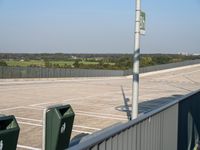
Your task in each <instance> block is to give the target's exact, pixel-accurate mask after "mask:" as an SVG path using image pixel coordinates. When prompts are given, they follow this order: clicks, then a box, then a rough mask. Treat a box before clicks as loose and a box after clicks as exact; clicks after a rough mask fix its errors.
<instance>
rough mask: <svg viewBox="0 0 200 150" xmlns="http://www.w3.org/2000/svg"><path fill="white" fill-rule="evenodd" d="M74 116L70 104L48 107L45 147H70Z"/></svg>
mask: <svg viewBox="0 0 200 150" xmlns="http://www.w3.org/2000/svg"><path fill="white" fill-rule="evenodd" d="M74 116H75V114H74V111H73V109H72V107H71V106H70V105H61V106H52V107H49V108H47V109H46V112H45V124H44V128H45V129H44V131H45V133H44V135H45V137H44V140H45V143H44V144H45V145H43V146H44V147H43V149H45V150H64V149H66V148H68V146H69V142H70V137H71V133H72V127H73V122H74Z"/></svg>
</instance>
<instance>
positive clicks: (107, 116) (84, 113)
mask: <svg viewBox="0 0 200 150" xmlns="http://www.w3.org/2000/svg"><path fill="white" fill-rule="evenodd" d="M37 107H39V108H44V107H40V106H37ZM27 109H31V107H28V108H27ZM75 114H77V115H82V116H89V117H96V118H104V119H113V120H121V121H122V120H127V118H126V117H123V116H122V115H114V114H106V113H105V114H103V113H95V112H87V111H76V112H75Z"/></svg>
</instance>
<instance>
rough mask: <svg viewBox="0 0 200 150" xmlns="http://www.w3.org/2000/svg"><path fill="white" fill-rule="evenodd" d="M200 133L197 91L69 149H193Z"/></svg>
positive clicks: (103, 131)
mask: <svg viewBox="0 0 200 150" xmlns="http://www.w3.org/2000/svg"><path fill="white" fill-rule="evenodd" d="M199 135H200V91H197V92H195V93H191V94H189V95H187V96H185V97H183V98H181V99H178V100H175V101H173V102H170V103H169V104H167V105H165V106H163V107H161V108H159V109H157V110H154V111H151V112H149V113H146V114H144V115H142V116H140V117H138V118H137V119H135V120H133V121H129V122H127V123H124V124H121V125H118V126H116V127H113V128H109V129H107V130H106V129H105V130H102V131H99V133H94V134H93V135H89V136H88V137H86V138H85V140H83V141H81V142H80V143H79V144H78V145H76V146H73V147H71V148H69V150H85V149H87V150H177V149H178V150H193V149H194V147H195V145H196V144H197V143H198V142H199V140H200V138H199Z"/></svg>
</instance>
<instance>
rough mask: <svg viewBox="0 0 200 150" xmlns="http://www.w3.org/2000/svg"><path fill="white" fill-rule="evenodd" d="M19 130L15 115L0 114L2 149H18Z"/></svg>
mask: <svg viewBox="0 0 200 150" xmlns="http://www.w3.org/2000/svg"><path fill="white" fill-rule="evenodd" d="M19 131H20V128H19V126H18V123H17V121H16V119H15V117H14V116H4V115H0V150H16V147H17V141H18V137H19Z"/></svg>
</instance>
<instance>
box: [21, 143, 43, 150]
mask: <svg viewBox="0 0 200 150" xmlns="http://www.w3.org/2000/svg"><path fill="white" fill-rule="evenodd" d="M17 147H18V148H23V149H29V150H41V149H40V148H35V147H30V146H25V145H19V144H17Z"/></svg>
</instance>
